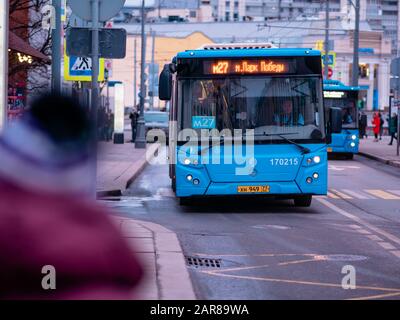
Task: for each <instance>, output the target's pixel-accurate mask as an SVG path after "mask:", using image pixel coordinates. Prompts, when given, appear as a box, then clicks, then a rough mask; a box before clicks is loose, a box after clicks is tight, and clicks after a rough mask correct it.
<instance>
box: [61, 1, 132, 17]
mask: <svg viewBox="0 0 400 320" xmlns="http://www.w3.org/2000/svg"><path fill="white" fill-rule="evenodd" d="M68 2H69V6H70V7H71V9H72V11H73V12H74V13H75V14H76V15H77V16H79V17H80V18H82V19H83V20H86V21H92V19H93V16H92V7H91V3H92V2H93V0H69V1H68ZM97 2H98V6H99V10H98V11H99V15H98V17H96V18H97V20H98V21H99V22H106V21H108V20H110V19H111V18H113V17H115V16H116V15H117V14H118V13H119V12H120V10H121V9H122V8H123V6H124V4H125V2H126V0H97Z"/></svg>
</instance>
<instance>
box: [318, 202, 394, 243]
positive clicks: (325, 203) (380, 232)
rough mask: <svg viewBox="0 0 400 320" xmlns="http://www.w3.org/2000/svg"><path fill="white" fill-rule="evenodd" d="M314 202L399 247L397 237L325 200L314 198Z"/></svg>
mask: <svg viewBox="0 0 400 320" xmlns="http://www.w3.org/2000/svg"><path fill="white" fill-rule="evenodd" d="M315 200H317V201H319V202H320V203H322V204H323V205H325V206H326V207H328V208H329V209H331V210H333V211H335V212H337V213H339V214H340V215H342V216H345V217H347V218H349V219H351V220H353V221H355V222H357V223H359V224H361V225H363V226H364V227H366V228H368V229H370V230H372V231H374V232H376V233H379V234H380V235H382V236H384V237H386V238H387V239H389V240H391V241H393V242H395V243H397V244H399V245H400V239H399V238H398V237H396V236H394V235H392V234H390V233H388V232H386V231H385V230H382V229H381V228H379V227H376V226H373V225H371V224H370V223H368V222H366V221H364V220H363V219H361V218H359V217H357V216H355V215H353V214H351V213H349V212H347V211H345V210H343V209H340V208H339V207H337V206H335V205H334V204H332V203H330V202H329V201H328V200H326V199H321V198H316V199H315Z"/></svg>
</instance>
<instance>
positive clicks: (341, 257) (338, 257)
mask: <svg viewBox="0 0 400 320" xmlns="http://www.w3.org/2000/svg"><path fill="white" fill-rule="evenodd" d="M314 259H315V260H325V261H363V260H367V259H368V258H367V257H364V256H358V255H352V254H328V255H317V256H314Z"/></svg>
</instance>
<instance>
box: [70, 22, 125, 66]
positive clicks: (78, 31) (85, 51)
mask: <svg viewBox="0 0 400 320" xmlns="http://www.w3.org/2000/svg"><path fill="white" fill-rule="evenodd" d="M99 37H100V43H99V47H100V48H99V50H100V57H101V58H106V59H123V58H125V55H126V30H125V29H106V28H103V29H100V35H99ZM91 51H92V39H91V32H90V29H89V28H69V30H68V32H67V54H68V55H69V56H76V57H90V55H91Z"/></svg>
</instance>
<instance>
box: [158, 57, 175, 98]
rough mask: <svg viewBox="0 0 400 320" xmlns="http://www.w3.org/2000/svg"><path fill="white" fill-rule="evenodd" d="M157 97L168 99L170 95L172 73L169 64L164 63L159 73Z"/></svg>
mask: <svg viewBox="0 0 400 320" xmlns="http://www.w3.org/2000/svg"><path fill="white" fill-rule="evenodd" d="M158 96H159V98H160V100H162V101H170V100H171V96H172V73H171V71H170V65H169V64H166V65H165V66H164V69H163V71H162V72H161V74H160V88H159V95H158Z"/></svg>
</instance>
